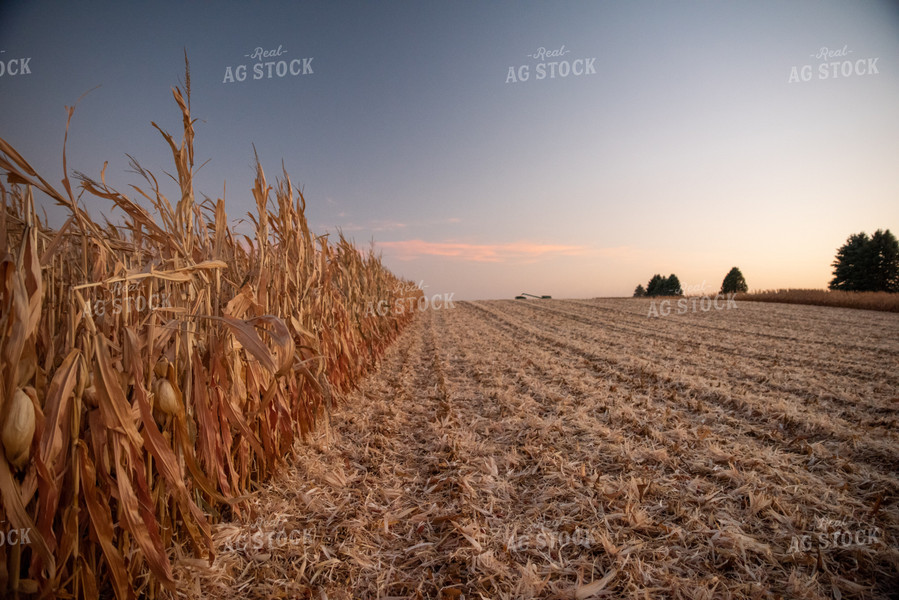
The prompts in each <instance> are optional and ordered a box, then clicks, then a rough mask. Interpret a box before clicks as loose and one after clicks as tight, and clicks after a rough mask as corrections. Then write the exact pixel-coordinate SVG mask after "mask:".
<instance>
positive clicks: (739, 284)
mask: <svg viewBox="0 0 899 600" xmlns="http://www.w3.org/2000/svg"><path fill="white" fill-rule="evenodd" d="M748 291H749V286H748V285H746V279H744V278H743V273H741V272H740V269H738V268H737V267H734V268H732V269H731V270H730V271H728V272H727V275H725V276H724V281H722V282H721V293H722V294H733V293H736V292H748Z"/></svg>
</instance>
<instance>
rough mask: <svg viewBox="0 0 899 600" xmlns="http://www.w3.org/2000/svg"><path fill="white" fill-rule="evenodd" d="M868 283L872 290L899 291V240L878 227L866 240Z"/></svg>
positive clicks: (888, 231)
mask: <svg viewBox="0 0 899 600" xmlns="http://www.w3.org/2000/svg"><path fill="white" fill-rule="evenodd" d="M868 260H869V263H868V265H869V272H868V283H869V284H870V286H871V288H872V289H873V290H874V291H884V292H899V240H897V239H896V236H894V235H893V234H892V233H890V230H889V229H887V230H886V231H881V230H880V229H878V230H877V231H875V232H874V235H872V236H871V241H870V242H868Z"/></svg>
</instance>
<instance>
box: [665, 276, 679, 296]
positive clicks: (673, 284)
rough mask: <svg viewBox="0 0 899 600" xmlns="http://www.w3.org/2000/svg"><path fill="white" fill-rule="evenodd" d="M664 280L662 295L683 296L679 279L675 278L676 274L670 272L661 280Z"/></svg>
mask: <svg viewBox="0 0 899 600" xmlns="http://www.w3.org/2000/svg"><path fill="white" fill-rule="evenodd" d="M663 282H664V284H663V285H664V287H663V289H664V292H663V294H662V295H663V296H683V295H684V290H683V289H682V288H681V285H680V280H679V279H678V278H677V275H675V274H674V273H672V274H671V275H669V276H668V277H667V279H664V280H663Z"/></svg>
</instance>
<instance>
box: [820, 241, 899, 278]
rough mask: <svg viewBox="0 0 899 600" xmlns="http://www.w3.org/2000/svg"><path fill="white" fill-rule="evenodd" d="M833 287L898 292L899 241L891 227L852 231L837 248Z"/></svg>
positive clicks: (833, 264)
mask: <svg viewBox="0 0 899 600" xmlns="http://www.w3.org/2000/svg"><path fill="white" fill-rule="evenodd" d="M831 265H832V266H833V279H832V280H831V281H830V289H832V290H843V291H849V292H899V241H897V240H896V237H895V236H894V235H893V234H892V233H890V230H889V229H887V230H886V231H882V230H880V229H878V230H877V231H876V232H874V235H872V236H871V237H868V234H866V233H865V232H861V233H853V234H852V235H850V236H849V238H848V239H847V240H846V243H845V244H843V245H842V246H841V247H840V248H839V249H838V250H837V255H836V258H835V260H834V261H833V263H831Z"/></svg>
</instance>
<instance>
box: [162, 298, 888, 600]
mask: <svg viewBox="0 0 899 600" xmlns="http://www.w3.org/2000/svg"><path fill="white" fill-rule="evenodd" d="M649 305H650V301H649V300H630V299H627V300H582V301H575V300H543V301H481V302H470V303H468V302H466V303H462V302H459V303H457V307H456V308H455V309H452V310H443V311H429V312H423V313H420V314H418V315H417V317H416V319H415V320H414V321H413V323H412V324H411V325H410V326H409V327H408V328H407V329H406V330H404V331H403V333H402V334H401V335H400V336H399V338H398V341H397V343H395V344H394V345H393V346H392V347H391V349H390V350H389V351H388V352H387V353H386V354H385V356H384V358H383V360H382V361H381V363H380V365H379V368H378V369H377V370H376V371H375V372H374V373H373V375H371V376H370V377H368V378H367V379H366V380H365V381H364V384H363V386H362V387H361V388H360V389H359V390H358V391H356V392H354V393H353V394H352V395H350V397H349V399H348V401H347V402H346V403H345V404H344V405H343V406H341V407H340V408H339V409H338V410H337V411H336V412H335V413H334V414H333V415H332V418H331V424H330V428H329V430H328V431H327V432H324V433H320V434H318V435H317V437H315V439H314V440H313V443H311V444H308V445H304V446H299V447H298V454H297V457H296V459H295V460H294V461H293V464H291V465H288V467H287V468H285V469H282V470H281V472H280V473H279V474H278V475H277V476H276V477H274V478H273V479H272V480H270V482H269V483H267V484H266V486H265V487H264V488H263V489H262V490H261V491H260V492H258V493H257V494H255V495H254V496H253V497H252V498H251V499H250V501H249V502H248V505H249V510H248V511H246V512H245V513H244V515H243V516H244V518H243V519H241V520H240V521H234V522H230V523H222V524H219V525H214V526H213V527H212V531H213V539H214V542H215V545H216V549H217V552H218V556H217V559H216V562H215V563H214V564H213V565H212V567H209V566H208V565H207V564H206V563H205V562H204V561H196V560H192V559H178V558H177V557H176V558H175V561H174V563H175V572H176V577H177V578H179V579H180V584H179V596H181V597H187V598H198V597H212V598H235V597H241V598H275V597H291V598H293V597H309V598H325V597H327V598H330V599H332V600H334V599H338V598H391V597H392V598H463V597H464V598H530V597H539V598H587V597H610V598H622V597H624V598H840V597H842V598H889V597H895V590H897V589H899V577H897V572H899V551H897V548H896V541H897V533H899V505H897V501H899V474H897V473H899V433H897V430H896V425H897V418H899V340H897V333H899V316H897V315H895V314H891V313H876V312H868V311H858V310H849V309H839V308H826V307H814V306H798V305H774V304H762V303H745V304H744V303H741V304H739V309H738V310H722V311H710V312H695V313H693V312H690V313H687V314H684V315H674V314H672V315H671V316H668V317H664V318H652V319H650V318H647V316H646V315H647V311H648V307H649ZM834 540H836V541H834ZM847 540H848V542H847ZM891 594H892V596H891Z"/></svg>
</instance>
